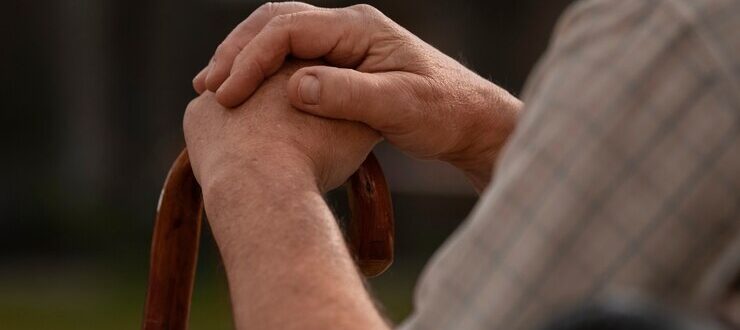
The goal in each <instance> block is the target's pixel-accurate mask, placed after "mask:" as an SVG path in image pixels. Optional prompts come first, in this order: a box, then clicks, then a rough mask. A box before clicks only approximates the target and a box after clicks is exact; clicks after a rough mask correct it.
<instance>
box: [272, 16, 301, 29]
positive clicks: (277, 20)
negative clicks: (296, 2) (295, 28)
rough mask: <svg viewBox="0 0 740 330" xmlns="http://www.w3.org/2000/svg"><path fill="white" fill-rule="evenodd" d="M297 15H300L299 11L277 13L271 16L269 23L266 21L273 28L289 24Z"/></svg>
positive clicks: (293, 21)
mask: <svg viewBox="0 0 740 330" xmlns="http://www.w3.org/2000/svg"><path fill="white" fill-rule="evenodd" d="M298 15H300V13H290V14H282V15H277V16H275V17H273V18H272V20H270V23H268V25H270V26H271V27H273V28H277V27H285V26H289V25H291V24H293V23H295V21H296V20H297V19H298Z"/></svg>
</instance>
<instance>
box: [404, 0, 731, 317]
mask: <svg viewBox="0 0 740 330" xmlns="http://www.w3.org/2000/svg"><path fill="white" fill-rule="evenodd" d="M709 2H710V1H693V0H692V1H688V0H687V1H639V0H613V1H608V0H596V1H588V2H580V3H577V4H576V5H575V6H573V7H571V8H570V9H569V11H568V12H567V13H566V15H565V16H564V17H563V18H562V19H561V22H560V23H559V25H558V27H557V29H556V34H555V37H554V39H553V42H552V44H551V45H550V48H549V50H548V52H547V54H546V55H545V56H544V58H543V59H542V60H541V62H540V63H539V65H538V67H537V68H536V70H535V72H534V74H533V76H532V77H531V78H530V81H529V82H528V85H527V88H526V91H525V93H524V102H525V104H526V109H525V110H524V112H523V115H522V117H521V118H520V123H519V124H518V126H517V129H516V132H515V133H514V135H513V136H512V138H511V140H510V142H509V144H508V145H507V147H506V148H505V150H504V152H503V154H502V156H501V159H500V160H499V165H498V167H497V169H496V171H495V173H494V174H495V175H494V178H495V179H494V181H493V182H492V184H491V185H490V186H489V187H488V189H487V190H486V191H485V192H484V194H483V195H482V197H481V199H480V202H479V203H478V205H477V206H476V207H475V209H474V210H473V212H472V214H471V215H470V217H469V219H468V220H467V221H466V222H464V223H463V224H462V225H461V226H460V228H458V230H457V231H456V232H455V233H454V234H453V236H452V237H450V238H449V239H448V241H447V242H446V243H445V244H444V245H443V247H442V248H441V249H440V250H439V251H438V252H437V254H436V255H435V256H434V257H433V259H432V261H431V262H430V264H429V265H428V266H427V268H426V269H425V271H424V272H423V274H422V277H421V279H420V282H419V283H420V284H419V285H418V286H417V290H416V293H415V297H414V312H413V314H412V315H411V316H410V317H409V318H408V319H407V320H406V322H405V323H403V324H402V325H401V328H403V329H535V328H536V327H537V326H538V325H541V324H543V323H544V322H546V321H547V320H549V319H550V318H551V317H552V316H553V315H554V314H557V313H559V312H565V311H567V310H568V309H569V308H571V307H575V305H576V304H578V303H580V302H584V301H586V300H588V299H592V298H596V297H601V296H604V295H609V294H611V293H614V292H639V293H640V294H644V295H648V296H650V297H653V298H656V299H659V300H662V301H663V302H665V303H669V304H673V305H682V306H689V307H694V305H692V304H696V303H697V301H699V302H700V303H704V302H705V300H702V299H709V298H700V297H699V293H698V292H700V291H701V287H702V286H703V284H702V283H703V282H702V280H703V279H704V278H706V277H707V276H708V273H710V272H712V270H713V269H718V268H717V267H716V263H717V262H718V260H740V256H737V255H735V256H734V257H729V258H728V257H727V256H726V255H725V256H723V253H726V251H727V250H728V247H729V246H731V244H732V243H733V242H735V241H737V238H738V236H739V232H740V231H739V230H740V221H738V219H740V171H739V170H738V169H740V110H739V109H740V106H739V105H740V100H739V95H740V93H738V92H737V90H738V89H737V86H739V85H738V81H739V79H738V75H739V73H738V70H732V68H738V67H740V63H738V61H740V42H738V37H737V33H736V31H738V30H740V26H739V25H738V24H740V23H737V22H738V21H737V19H736V18H737V17H738V16H739V15H740V6H738V5H737V4H738V2H737V1H713V2H711V3H713V4H714V5H712V6H709V5H703V6H700V5H699V4H700V3H709ZM733 21H734V22H733ZM722 31H724V32H722ZM732 31H735V32H732ZM735 251H737V249H735ZM719 268H723V269H726V268H727V267H719ZM714 278H716V276H715V277H714Z"/></svg>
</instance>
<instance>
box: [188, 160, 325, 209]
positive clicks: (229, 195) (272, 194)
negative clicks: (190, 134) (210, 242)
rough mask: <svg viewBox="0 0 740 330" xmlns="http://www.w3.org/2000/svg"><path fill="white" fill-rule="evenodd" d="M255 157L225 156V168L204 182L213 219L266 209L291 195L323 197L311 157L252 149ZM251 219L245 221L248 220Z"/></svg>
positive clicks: (223, 165) (222, 163) (213, 172)
mask: <svg viewBox="0 0 740 330" xmlns="http://www.w3.org/2000/svg"><path fill="white" fill-rule="evenodd" d="M250 153H251V154H253V155H255V156H249V157H243V156H237V157H233V158H232V159H228V158H229V157H224V158H226V159H221V161H220V162H219V163H220V164H221V166H218V167H216V169H215V170H213V171H211V173H209V175H208V177H207V178H206V179H205V180H203V181H204V182H201V187H202V190H203V200H204V202H205V206H206V213H207V214H208V216H209V218H213V219H214V220H218V218H220V217H221V216H222V214H228V213H234V212H236V210H235V209H240V210H242V211H245V212H248V209H250V208H255V207H264V206H265V205H269V204H270V203H272V204H276V203H277V202H279V201H278V200H276V199H281V198H288V196H290V195H291V194H293V195H295V194H304V193H316V194H320V191H319V188H318V186H317V181H316V175H315V171H314V169H313V168H312V165H311V162H310V161H309V160H308V159H307V157H301V156H299V155H297V154H296V153H292V152H288V151H284V150H279V149H275V150H270V151H268V152H264V151H257V150H251V151H250ZM248 220H249V217H247V218H246V220H245V221H248Z"/></svg>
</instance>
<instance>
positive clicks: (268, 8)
mask: <svg viewBox="0 0 740 330" xmlns="http://www.w3.org/2000/svg"><path fill="white" fill-rule="evenodd" d="M277 5H278V4H277V3H274V2H265V3H263V4H262V5H261V6H259V7H258V8H257V10H255V11H254V14H255V15H266V16H272V14H273V13H275V7H276V6H277Z"/></svg>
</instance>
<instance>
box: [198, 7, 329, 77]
mask: <svg viewBox="0 0 740 330" xmlns="http://www.w3.org/2000/svg"><path fill="white" fill-rule="evenodd" d="M315 9H320V8H318V7H314V6H312V5H309V4H305V3H301V2H280V3H272V2H268V3H266V4H264V5H262V6H260V7H259V8H257V10H255V11H254V12H253V13H252V14H251V15H249V17H247V19H245V20H244V21H242V22H241V23H239V25H237V27H236V28H234V30H233V31H231V33H229V35H228V36H226V39H224V41H223V42H221V44H220V45H219V46H218V47H217V48H216V52H215V55H214V63H213V65H212V68H211V70H210V71H209V73H208V76H207V77H206V79H205V80H206V81H205V84H206V87H207V88H208V89H209V90H210V91H216V90H217V89H218V87H220V86H221V83H223V82H224V80H226V78H227V77H228V76H229V72H230V71H231V66H232V65H233V63H234V58H235V57H236V55H237V54H239V52H240V51H241V50H242V48H244V46H246V45H247V44H248V43H249V42H250V41H251V40H252V38H254V36H255V35H257V34H258V33H259V32H260V31H261V30H262V28H263V27H264V26H265V25H266V24H267V23H268V22H269V21H270V20H271V19H272V18H273V17H275V16H279V15H285V14H292V13H297V12H302V11H307V10H315Z"/></svg>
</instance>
